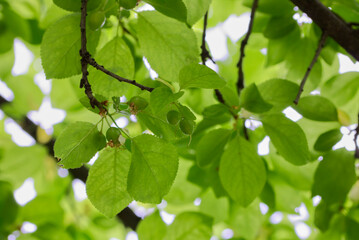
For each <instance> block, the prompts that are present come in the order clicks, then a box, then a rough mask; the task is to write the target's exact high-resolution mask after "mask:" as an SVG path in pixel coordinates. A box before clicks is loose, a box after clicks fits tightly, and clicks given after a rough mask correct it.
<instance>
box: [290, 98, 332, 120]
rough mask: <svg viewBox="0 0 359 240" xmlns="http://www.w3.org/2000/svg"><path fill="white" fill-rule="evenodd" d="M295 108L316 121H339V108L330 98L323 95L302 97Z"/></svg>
mask: <svg viewBox="0 0 359 240" xmlns="http://www.w3.org/2000/svg"><path fill="white" fill-rule="evenodd" d="M294 109H295V110H297V112H299V113H300V114H302V115H303V117H305V118H308V119H311V120H314V121H338V112H337V108H336V107H335V106H334V104H333V103H332V102H331V101H330V100H329V99H327V98H325V97H322V96H318V95H314V96H306V97H302V98H301V99H300V100H299V103H298V105H295V106H294Z"/></svg>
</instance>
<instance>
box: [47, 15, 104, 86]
mask: <svg viewBox="0 0 359 240" xmlns="http://www.w3.org/2000/svg"><path fill="white" fill-rule="evenodd" d="M79 24H80V14H72V15H68V16H66V17H64V18H61V19H60V20H58V21H57V22H55V23H54V24H52V25H51V26H50V27H48V28H47V30H46V32H45V34H44V37H43V40H42V44H41V63H42V67H43V68H44V71H45V74H46V78H47V79H50V78H66V77H71V76H73V75H77V74H80V73H81V62H80V55H79V50H80V48H81V33H80V31H79ZM99 36H100V32H99V31H97V32H94V31H91V30H90V29H87V42H88V50H89V52H90V53H93V52H94V51H95V48H96V46H97V42H98V38H99Z"/></svg>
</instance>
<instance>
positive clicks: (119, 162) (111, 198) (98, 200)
mask: <svg viewBox="0 0 359 240" xmlns="http://www.w3.org/2000/svg"><path fill="white" fill-rule="evenodd" d="M130 164H131V154H130V152H128V151H127V150H123V149H119V148H106V149H104V150H103V151H101V152H100V154H99V157H98V159H97V160H96V162H95V163H94V164H93V165H92V167H91V168H90V172H89V176H88V178H87V181H86V192H87V196H88V198H89V199H90V201H91V203H92V204H93V205H94V206H95V207H96V208H97V209H98V210H99V211H100V212H102V213H103V214H104V215H106V216H107V217H114V216H115V215H116V214H117V213H119V212H120V211H121V210H122V209H124V208H125V207H127V205H128V204H130V202H131V201H132V198H131V196H130V194H129V193H128V192H127V174H128V171H129V169H130Z"/></svg>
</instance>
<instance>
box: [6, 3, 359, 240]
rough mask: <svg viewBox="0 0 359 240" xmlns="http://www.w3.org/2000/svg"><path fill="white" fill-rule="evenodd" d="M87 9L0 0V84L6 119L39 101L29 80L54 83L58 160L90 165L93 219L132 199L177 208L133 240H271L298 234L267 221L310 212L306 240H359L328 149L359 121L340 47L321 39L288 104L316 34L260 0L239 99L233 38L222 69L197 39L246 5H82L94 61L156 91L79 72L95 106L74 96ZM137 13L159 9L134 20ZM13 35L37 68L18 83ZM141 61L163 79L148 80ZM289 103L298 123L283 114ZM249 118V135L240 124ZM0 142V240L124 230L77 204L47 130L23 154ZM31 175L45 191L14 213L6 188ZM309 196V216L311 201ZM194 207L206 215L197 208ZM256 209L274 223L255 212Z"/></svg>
mask: <svg viewBox="0 0 359 240" xmlns="http://www.w3.org/2000/svg"><path fill="white" fill-rule="evenodd" d="M84 2H87V1H83V2H81V1H80V0H76V1H73V0H53V1H52V0H45V1H40V0H30V1H29V0H22V1H20V0H17V1H10V0H0V9H1V18H0V27H1V28H0V31H1V33H2V34H1V35H0V42H1V43H2V44H0V53H1V55H0V59H1V60H2V61H1V62H2V63H4V64H2V65H1V66H0V77H1V79H2V80H3V81H4V82H5V83H6V84H7V86H8V87H9V88H10V89H11V90H12V91H13V92H14V95H15V98H14V100H13V101H12V103H11V104H7V105H4V106H2V109H3V111H4V113H5V114H6V115H7V116H9V117H12V118H14V119H15V120H18V119H21V117H23V116H25V115H26V114H27V113H28V112H29V111H31V110H36V109H37V108H38V107H39V105H40V104H41V100H42V99H41V98H42V96H43V95H42V94H41V92H40V90H39V89H38V88H37V86H36V85H35V84H34V82H33V77H34V76H35V74H37V73H38V72H39V71H41V70H42V69H43V70H44V73H45V75H46V78H47V79H53V81H52V88H53V90H52V91H51V93H50V98H51V101H52V104H53V105H54V106H55V107H56V108H61V109H64V110H66V112H67V117H66V119H65V120H64V122H62V123H60V124H57V125H56V126H55V127H54V133H53V137H54V138H56V142H55V145H54V157H56V158H57V160H58V161H59V163H58V164H59V165H60V166H61V167H63V168H67V169H74V168H79V167H81V166H83V165H84V164H85V166H86V167H89V169H90V170H89V175H88V178H87V181H86V191H87V196H88V198H89V200H90V202H91V204H92V205H93V206H95V208H96V209H98V211H100V212H101V213H102V214H104V215H106V216H107V217H110V218H111V217H114V216H115V215H116V214H118V213H119V212H121V211H122V210H123V209H124V208H126V207H127V206H128V205H129V204H130V203H131V202H132V201H133V200H136V201H137V202H138V204H143V206H145V207H147V208H150V207H153V208H156V204H159V203H161V201H162V200H163V199H164V200H166V202H167V206H166V207H165V208H164V210H165V211H166V212H169V213H173V214H176V218H175V220H174V222H173V223H172V224H171V225H170V226H167V225H166V224H165V223H164V222H163V221H162V219H161V217H160V214H159V211H157V210H155V211H154V213H152V214H151V215H149V216H147V217H146V218H145V219H144V220H142V221H141V223H140V225H139V226H138V229H137V233H138V235H139V238H140V239H141V240H142V239H158V240H160V239H166V240H168V239H199V240H200V239H210V238H211V236H213V235H215V236H217V237H220V236H221V232H222V230H224V229H226V228H231V229H233V235H234V236H233V239H276V240H278V239H298V236H297V235H296V234H295V231H294V226H293V224H292V223H291V222H290V221H289V220H288V219H285V220H283V221H282V222H281V223H280V224H272V223H271V222H270V216H271V213H273V212H276V211H281V212H284V213H286V214H293V213H295V208H296V207H298V206H300V204H301V203H304V204H305V206H306V208H307V210H308V212H309V218H308V219H306V220H305V222H306V224H307V225H309V226H310V227H311V228H312V230H313V232H312V234H311V236H310V239H342V237H343V236H344V235H345V236H346V239H348V240H350V239H358V238H359V236H358V235H359V231H358V229H359V217H358V212H359V206H358V203H359V184H358V182H356V180H357V173H356V169H355V159H354V153H353V152H351V151H347V150H345V149H344V148H342V149H337V150H332V149H333V146H334V145H335V144H336V143H337V142H339V141H340V139H341V138H342V136H343V135H342V133H341V131H340V128H341V127H343V126H344V127H347V126H350V125H353V124H355V123H357V110H358V109H359V106H358V105H359V91H358V89H359V88H358V87H359V86H358V85H359V81H358V78H359V74H358V73H356V72H349V73H345V74H339V73H338V70H339V63H338V56H337V53H338V52H341V53H344V54H345V52H344V50H343V49H342V48H341V47H340V46H339V45H338V44H337V43H336V42H335V41H333V40H332V39H328V40H327V41H326V43H325V45H324V48H323V50H322V51H321V54H320V57H319V59H318V61H317V62H316V63H315V65H314V68H313V69H312V70H311V73H310V76H309V78H308V82H307V84H306V86H305V88H304V92H303V95H302V97H301V99H300V101H299V104H298V105H294V104H293V100H294V99H295V98H296V96H297V93H298V91H300V89H299V88H300V87H299V83H300V81H301V80H302V78H303V75H304V73H305V71H306V70H307V68H308V66H309V64H310V62H311V59H312V57H313V56H314V53H315V51H316V46H317V45H318V41H319V40H320V36H321V30H320V29H319V28H318V27H317V26H316V25H315V24H313V23H305V24H298V22H297V21H295V20H294V19H293V15H295V14H299V15H301V14H302V13H301V12H300V11H299V10H297V9H295V8H294V5H293V4H292V3H291V2H290V1H288V0H260V1H259V5H258V8H257V9H254V10H256V15H255V19H254V22H253V29H252V34H251V35H250V40H249V42H248V45H247V46H246V49H245V51H246V57H245V59H244V63H243V64H244V65H243V70H244V76H245V88H244V89H243V90H241V91H239V89H237V88H236V86H237V84H236V81H237V79H238V70H237V67H236V65H237V62H238V59H239V45H240V42H241V41H240V40H239V41H238V42H232V41H230V40H228V41H227V45H228V49H229V57H228V58H227V60H225V61H218V62H217V66H218V71H217V72H216V71H214V70H212V69H210V68H209V67H207V66H206V65H204V64H200V63H199V62H200V54H201V51H200V50H201V48H200V44H201V42H200V40H201V36H202V34H203V32H201V31H200V30H198V29H201V28H202V26H203V22H202V21H201V19H202V18H203V17H204V15H205V14H206V12H209V14H208V15H209V16H208V26H209V27H212V26H215V25H217V24H219V23H221V22H223V21H224V20H225V19H226V18H227V17H228V16H229V15H230V14H237V15H240V14H242V13H244V12H248V11H250V10H251V7H252V2H253V1H252V0H243V1H235V0H226V1H223V0H212V1H211V0H144V1H137V0H99V1H94V0H89V1H88V4H87V11H88V16H87V27H86V34H87V35H86V36H87V40H86V43H87V50H88V51H89V53H90V54H91V56H92V57H93V59H94V60H95V61H96V62H97V63H98V64H99V65H100V66H103V68H105V69H106V70H107V71H108V72H111V73H113V74H115V75H117V76H120V77H121V78H123V79H127V80H131V81H132V80H133V79H135V80H136V81H135V82H136V83H139V84H142V85H144V86H147V87H148V89H150V90H141V89H140V88H138V86H137V85H136V84H129V83H128V82H124V81H122V80H121V79H117V78H114V77H113V76H111V74H108V72H107V73H106V72H105V71H102V70H99V69H96V68H94V67H92V66H88V73H89V74H88V76H87V77H88V81H89V83H90V85H91V87H92V92H93V93H94V96H95V98H96V99H97V100H98V101H99V102H100V103H101V105H102V107H103V108H99V106H96V107H94V108H93V107H92V106H91V104H90V101H89V98H88V95H87V94H85V93H84V91H83V90H82V89H80V88H79V87H78V86H79V83H80V79H81V74H82V73H83V69H82V68H81V57H80V55H79V50H80V49H81V48H82V47H83V41H82V40H83V39H82V38H81V32H80V26H79V25H80V20H81V13H80V11H81V7H83V6H84ZM145 3H147V4H150V5H152V6H153V8H154V9H155V10H154V11H139V10H140V8H141V7H142V6H143V5H144V4H145ZM325 4H326V5H327V6H328V7H331V8H332V10H333V11H335V12H336V13H337V14H338V15H339V16H341V17H342V18H343V19H344V20H346V21H348V22H351V21H353V20H355V19H358V15H359V13H358V12H359V3H358V1H356V0H346V1H339V0H332V1H325ZM82 17H83V16H82ZM15 26H16V27H15ZM238 27H240V26H238ZM14 38H20V39H21V40H22V41H24V42H25V43H26V46H27V47H28V48H29V49H30V50H31V51H32V52H33V53H34V55H35V59H36V60H37V59H38V58H41V64H42V68H41V67H40V66H39V64H38V61H36V60H35V61H34V63H33V64H32V66H31V67H30V70H29V72H28V73H27V74H25V75H21V76H18V77H14V76H12V75H11V67H12V65H13V62H14V53H13V49H12V48H13V40H14ZM263 49H265V50H266V51H263ZM202 50H203V49H202ZM144 58H145V59H146V61H148V63H149V64H150V66H151V68H152V69H153V70H154V71H156V73H157V74H158V77H157V78H156V79H155V80H152V79H151V78H150V74H149V71H148V70H147V68H146V66H145V63H144ZM215 89H216V90H217V91H218V93H219V95H218V94H215V93H214V90H215ZM313 90H317V91H316V92H317V93H319V94H313V92H312V91H313ZM123 96H124V97H125V98H126V99H129V100H128V101H127V100H123V98H121V97H123ZM218 96H220V97H221V99H220V98H219V97H218ZM121 99H122V101H121ZM288 107H292V108H294V109H295V110H296V111H297V112H298V113H300V114H301V115H302V116H303V118H301V119H300V120H299V121H297V122H295V121H292V120H291V119H289V118H287V117H286V115H285V114H284V113H283V111H284V110H285V109H287V108H288ZM104 109H105V110H104ZM119 117H125V118H127V119H128V120H129V124H128V125H127V126H126V127H125V128H121V127H119V126H118V124H117V123H116V121H115V119H116V118H119ZM111 122H112V123H111ZM0 123H1V124H2V125H4V121H3V120H2V121H1V122H0ZM253 123H257V125H258V126H256V127H253V126H249V125H251V124H253ZM0 134H1V135H0V142H1V147H0V150H1V151H0V192H1V195H0V210H1V211H0V212H1V213H4V214H5V215H6V217H5V218H3V217H1V218H0V238H2V237H5V236H7V235H8V234H10V233H11V232H12V231H15V230H16V229H17V228H18V227H19V226H21V224H22V223H23V222H24V221H30V222H32V223H35V224H37V226H38V229H37V231H36V232H35V233H33V234H21V235H20V237H19V239H23V240H24V239H25V240H26V239H59V238H61V239H106V238H109V237H118V238H121V239H122V238H124V235H125V233H126V229H125V228H124V227H121V228H118V225H119V224H118V223H117V222H116V220H114V219H107V218H105V217H104V216H103V215H101V214H99V213H98V212H97V210H94V209H93V208H92V207H91V205H90V204H89V202H88V201H84V202H75V201H74V200H73V196H72V194H73V193H71V191H69V186H71V179H70V177H65V178H61V177H59V176H58V175H57V173H56V170H57V168H56V167H57V166H56V165H55V164H54V161H53V160H52V159H51V158H50V157H49V156H48V153H46V149H45V146H46V144H47V143H48V141H49V139H46V136H45V139H43V138H44V133H43V131H41V129H40V128H39V129H37V139H36V140H37V142H38V144H36V145H34V146H31V147H18V146H16V145H15V144H14V143H12V142H11V140H10V138H9V136H7V135H6V133H5V132H4V131H3V127H2V128H1V129H0ZM105 136H106V137H105ZM266 136H268V137H269V138H270V143H269V153H268V154H267V155H265V156H260V155H259V154H258V151H257V148H258V144H259V143H260V142H262V141H263V139H264V138H265V137H266ZM96 153H98V158H97V160H96V161H95V163H94V164H93V165H91V166H90V165H89V164H87V163H88V162H89V161H90V160H91V158H92V157H93V156H94V155H95V154H96ZM50 154H51V152H50ZM28 177H32V178H34V179H35V188H36V191H37V193H38V196H37V197H36V198H35V199H34V200H32V201H31V202H29V203H28V204H26V205H25V206H24V207H19V206H18V205H17V204H16V202H15V200H14V198H13V190H14V189H16V188H17V187H19V186H20V185H21V184H22V183H23V181H24V180H25V179H26V178H28ZM69 192H70V193H69ZM316 195H319V196H320V197H321V202H320V204H319V205H318V206H314V205H313V203H312V200H311V199H312V197H314V196H316ZM197 198H200V199H201V203H200V205H199V206H198V205H194V204H193V202H194V200H195V199H197ZM260 202H262V203H265V204H266V205H267V206H268V208H269V211H268V213H267V214H264V215H263V214H261V212H260V209H259V203H260ZM158 208H160V207H158ZM160 210H162V209H160ZM318 229H319V230H318ZM49 236H51V237H49Z"/></svg>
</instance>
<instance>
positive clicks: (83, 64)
mask: <svg viewBox="0 0 359 240" xmlns="http://www.w3.org/2000/svg"><path fill="white" fill-rule="evenodd" d="M87 1H88V0H81V22H80V28H81V50H80V56H81V70H82V78H81V82H80V88H83V87H84V88H85V93H86V95H87V97H88V98H89V100H90V104H91V106H92V108H95V106H97V107H98V108H99V109H100V112H102V111H103V110H105V107H104V106H103V104H101V103H100V102H99V101H98V100H97V99H96V98H95V96H94V95H93V93H92V89H91V85H90V83H89V81H88V78H87V76H88V74H89V73H88V71H87V64H88V62H87V59H88V58H89V57H90V53H89V52H88V51H87V39H86V16H87ZM105 112H106V110H105Z"/></svg>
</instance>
